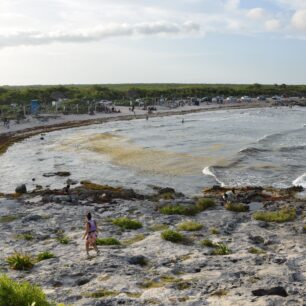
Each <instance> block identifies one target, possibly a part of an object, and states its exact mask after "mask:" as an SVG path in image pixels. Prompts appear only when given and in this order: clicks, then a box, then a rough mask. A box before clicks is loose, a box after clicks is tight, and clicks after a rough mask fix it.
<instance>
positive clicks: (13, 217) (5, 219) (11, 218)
mask: <svg viewBox="0 0 306 306" xmlns="http://www.w3.org/2000/svg"><path fill="white" fill-rule="evenodd" d="M17 219H18V216H17V215H6V216H2V217H0V223H9V222H13V221H15V220H17Z"/></svg>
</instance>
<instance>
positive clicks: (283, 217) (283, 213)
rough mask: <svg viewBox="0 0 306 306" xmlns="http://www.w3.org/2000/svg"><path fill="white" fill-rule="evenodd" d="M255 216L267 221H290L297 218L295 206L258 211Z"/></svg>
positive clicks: (257, 218)
mask: <svg viewBox="0 0 306 306" xmlns="http://www.w3.org/2000/svg"><path fill="white" fill-rule="evenodd" d="M253 218H254V219H255V220H259V221H265V222H278V223H281V222H289V221H293V220H294V219H295V218H296V210H295V208H282V209H280V210H278V211H257V212H255V213H254V214H253Z"/></svg>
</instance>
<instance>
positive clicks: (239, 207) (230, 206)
mask: <svg viewBox="0 0 306 306" xmlns="http://www.w3.org/2000/svg"><path fill="white" fill-rule="evenodd" d="M224 207H225V209H227V210H230V211H234V212H247V211H249V206H248V205H244V204H242V203H227V204H225V206H224Z"/></svg>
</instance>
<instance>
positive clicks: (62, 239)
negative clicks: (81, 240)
mask: <svg viewBox="0 0 306 306" xmlns="http://www.w3.org/2000/svg"><path fill="white" fill-rule="evenodd" d="M56 240H57V241H58V242H59V243H61V244H69V242H70V239H69V237H67V236H62V235H61V236H59V237H57V238H56Z"/></svg>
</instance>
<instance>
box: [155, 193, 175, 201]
mask: <svg viewBox="0 0 306 306" xmlns="http://www.w3.org/2000/svg"><path fill="white" fill-rule="evenodd" d="M159 198H160V199H163V200H173V199H174V198H175V194H174V193H173V192H164V193H162V194H161V195H160V196H159Z"/></svg>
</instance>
